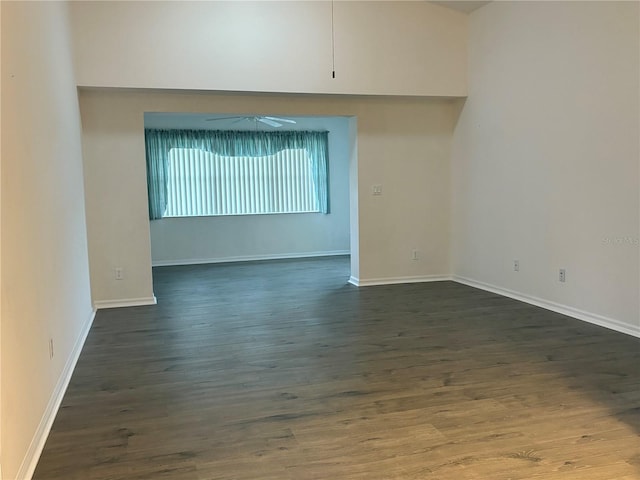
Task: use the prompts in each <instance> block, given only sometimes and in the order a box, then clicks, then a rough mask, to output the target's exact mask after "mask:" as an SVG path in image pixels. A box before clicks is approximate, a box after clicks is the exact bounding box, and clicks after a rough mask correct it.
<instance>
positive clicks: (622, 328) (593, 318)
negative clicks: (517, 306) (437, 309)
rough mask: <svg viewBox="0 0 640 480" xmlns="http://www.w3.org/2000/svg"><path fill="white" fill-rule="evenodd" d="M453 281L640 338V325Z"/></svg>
mask: <svg viewBox="0 0 640 480" xmlns="http://www.w3.org/2000/svg"><path fill="white" fill-rule="evenodd" d="M452 280H453V281H454V282H458V283H462V284H464V285H468V286H470V287H474V288H479V289H480V290H486V291H487V292H492V293H497V294H498V295H502V296H504V297H509V298H513V299H515V300H520V301H521V302H524V303H528V304H530V305H535V306H536V307H541V308H544V309H547V310H551V311H552V312H556V313H560V314H562V315H567V316H569V317H573V318H576V319H578V320H582V321H584V322H588V323H593V324H594V325H598V326H600V327H605V328H608V329H610V330H615V331H616V332H620V333H626V334H627V335H631V336H634V337H638V338H640V325H638V326H635V325H629V324H628V323H624V322H621V321H619V320H615V319H613V318H609V317H605V316H602V315H598V314H595V313H590V312H585V311H584V310H579V309H577V308H573V307H569V306H567V305H562V304H560V303H555V302H551V301H549V300H544V299H542V298H538V297H534V296H531V295H526V294H523V293H520V292H516V291H513V290H509V289H507V288H502V287H498V286H496V285H491V284H489V283H484V282H479V281H477V280H472V279H470V278H466V277H460V276H458V275H454V276H453V278H452Z"/></svg>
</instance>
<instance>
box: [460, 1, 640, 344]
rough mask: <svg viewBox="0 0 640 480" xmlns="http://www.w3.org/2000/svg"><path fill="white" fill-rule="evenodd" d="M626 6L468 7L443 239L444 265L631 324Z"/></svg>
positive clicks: (634, 150)
mask: <svg viewBox="0 0 640 480" xmlns="http://www.w3.org/2000/svg"><path fill="white" fill-rule="evenodd" d="M638 13H639V12H638V3H636V2H492V3H490V4H489V5H487V6H485V7H483V8H481V9H479V10H477V11H476V12H474V13H472V14H471V16H470V65H469V71H470V92H469V98H468V99H467V101H466V103H465V104H464V107H463V110H462V114H461V116H460V118H459V121H458V124H457V128H456V131H455V136H454V147H453V160H452V162H453V240H454V241H453V247H452V252H453V272H454V274H455V275H457V276H460V277H464V278H467V279H471V280H474V281H477V282H481V283H484V284H486V285H488V286H494V287H499V288H500V289H502V290H509V291H512V292H515V293H519V294H522V295H525V296H527V297H530V298H534V299H535V298H537V299H539V300H541V301H543V302H546V303H547V304H557V305H561V306H566V307H569V308H571V309H574V310H575V313H578V314H586V316H587V317H589V318H590V319H592V320H597V321H600V322H601V323H603V324H605V323H607V322H608V323H609V324H610V325H612V326H617V327H620V329H622V330H624V329H626V331H629V332H632V333H637V334H640V323H639V306H638V301H639V292H640V285H639V278H638V277H639V275H638V261H639V256H638V249H639V240H638V238H639V227H638V220H639V202H638V191H639V177H638V158H639V151H638V148H639V137H638V135H639V131H640V128H639V127H640V125H639V121H638V116H639V108H638V107H639V103H638V100H639V99H638V95H639V91H640V85H639V79H638V75H639V71H640V68H639V42H638V38H640V37H639V31H638V18H639V15H638ZM514 260H519V263H520V271H519V272H515V271H514V268H513V262H514ZM561 268H563V269H566V282H565V283H561V282H559V269H561Z"/></svg>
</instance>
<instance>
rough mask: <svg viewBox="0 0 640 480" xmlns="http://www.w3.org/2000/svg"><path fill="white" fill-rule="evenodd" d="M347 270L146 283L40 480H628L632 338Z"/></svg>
mask: <svg viewBox="0 0 640 480" xmlns="http://www.w3.org/2000/svg"><path fill="white" fill-rule="evenodd" d="M348 276H349V265H348V260H347V259H346V258H344V257H336V258H325V259H311V260H295V261H274V262H258V263H246V264H235V265H209V266H207V265H203V266H190V267H164V268H157V269H155V270H154V278H155V293H156V295H157V297H158V305H157V306H149V307H136V308H123V309H113V310H101V311H99V312H98V315H97V317H96V319H95V323H94V326H93V328H92V330H91V332H90V334H89V338H88V340H87V343H86V345H85V347H84V350H83V352H82V355H81V357H80V360H79V362H78V366H77V368H76V371H75V373H74V375H73V378H72V380H71V384H70V386H69V389H68V391H67V394H66V396H65V398H64V401H63V405H62V408H61V410H60V412H59V414H58V417H57V419H56V421H55V423H54V426H53V430H52V432H51V435H50V437H49V439H48V441H47V444H46V447H45V449H44V452H43V455H42V457H41V460H40V463H39V465H38V467H37V471H36V475H35V478H36V479H39V480H44V479H46V480H54V479H56V480H58V479H59V480H74V479H81V480H107V479H109V480H116V479H172V480H194V479H200V480H203V479H211V480H213V479H217V480H257V479H260V480H288V479H290V480H293V479H295V480H314V479H345V480H354V479H363V480H364V479H368V480H369V479H373V480H376V479H429V480H465V479H490V480H507V479H509V480H516V479H545V480H551V479H561V480H604V479H607V480H614V479H615V480H630V479H640V340H638V339H636V338H633V337H629V336H626V335H623V334H619V333H616V332H612V331H609V330H606V329H603V328H599V327H596V326H593V325H589V324H587V323H583V322H581V321H578V320H574V319H571V318H567V317H564V316H562V315H558V314H555V313H551V312H549V311H546V310H543V309H540V308H536V307H532V306H529V305H526V304H523V303H520V302H517V301H514V300H510V299H507V298H503V297H500V296H498V295H494V294H491V293H487V292H484V291H480V290H476V289H473V288H470V287H467V286H463V285H459V284H456V283H453V282H438V283H427V284H409V285H393V286H380V287H367V288H360V289H358V288H356V287H353V286H351V285H347V278H348Z"/></svg>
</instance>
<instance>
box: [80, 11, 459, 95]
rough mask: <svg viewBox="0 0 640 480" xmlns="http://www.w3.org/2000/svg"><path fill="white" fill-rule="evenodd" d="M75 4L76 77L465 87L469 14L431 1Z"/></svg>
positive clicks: (370, 89) (352, 89)
mask: <svg viewBox="0 0 640 480" xmlns="http://www.w3.org/2000/svg"><path fill="white" fill-rule="evenodd" d="M331 6H332V3H331V2H328V1H305V2H289V1H269V2H262V1H258V2H255V1H253V2H251V1H247V2H244V1H242V2H236V1H203V2H190V1H149V2H139V1H128V2H111V1H108V2H93V1H78V2H72V4H71V9H72V14H73V17H72V18H73V34H74V39H75V42H74V46H75V59H76V65H77V76H78V83H79V85H81V86H94V87H136V88H163V89H196V90H221V91H251V92H289V93H349V94H375V95H430V96H464V95H466V89H467V87H466V78H467V75H466V54H467V52H466V47H467V43H466V42H467V16H466V15H465V14H463V13H461V12H456V11H453V10H450V9H447V8H444V7H440V6H438V5H433V4H430V3H428V2H415V1H381V2H366V1H355V2H341V1H338V2H334V10H335V11H334V18H335V23H334V25H335V71H336V78H332V77H331V71H332V49H331Z"/></svg>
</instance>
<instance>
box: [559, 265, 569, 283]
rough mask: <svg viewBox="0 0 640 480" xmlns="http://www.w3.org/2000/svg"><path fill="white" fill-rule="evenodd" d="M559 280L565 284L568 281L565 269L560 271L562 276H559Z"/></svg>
mask: <svg viewBox="0 0 640 480" xmlns="http://www.w3.org/2000/svg"><path fill="white" fill-rule="evenodd" d="M558 280H560V281H561V282H562V283H564V282H565V281H566V280H567V272H566V271H565V269H564V268H561V269H560V274H559V275H558Z"/></svg>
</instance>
